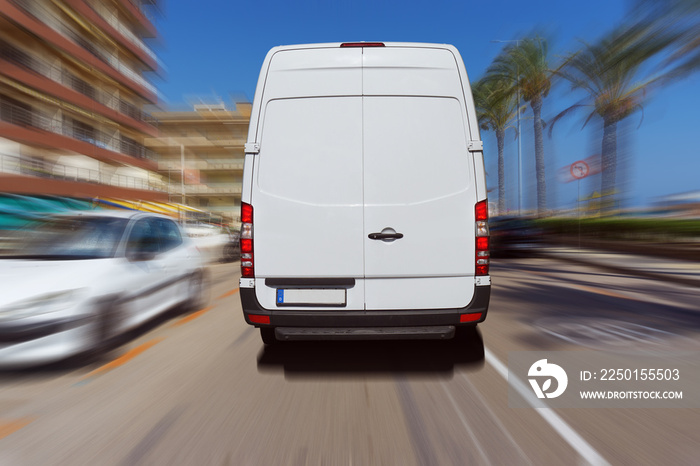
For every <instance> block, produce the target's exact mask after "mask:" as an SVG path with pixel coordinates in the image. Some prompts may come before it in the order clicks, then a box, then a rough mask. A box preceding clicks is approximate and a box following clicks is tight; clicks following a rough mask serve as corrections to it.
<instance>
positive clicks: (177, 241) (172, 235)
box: [156, 218, 182, 252]
mask: <svg viewBox="0 0 700 466" xmlns="http://www.w3.org/2000/svg"><path fill="white" fill-rule="evenodd" d="M156 223H157V225H158V236H159V237H160V251H161V252H165V251H170V250H171V249H173V248H176V247H178V246H179V245H181V244H182V236H181V235H180V229H179V228H178V227H177V225H176V224H175V222H173V221H172V220H168V219H165V218H159V219H156Z"/></svg>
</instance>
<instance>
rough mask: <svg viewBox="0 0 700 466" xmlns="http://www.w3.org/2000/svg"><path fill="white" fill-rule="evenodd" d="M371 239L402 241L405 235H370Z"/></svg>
mask: <svg viewBox="0 0 700 466" xmlns="http://www.w3.org/2000/svg"><path fill="white" fill-rule="evenodd" d="M367 236H368V237H369V239H401V238H403V233H370V234H369V235H367Z"/></svg>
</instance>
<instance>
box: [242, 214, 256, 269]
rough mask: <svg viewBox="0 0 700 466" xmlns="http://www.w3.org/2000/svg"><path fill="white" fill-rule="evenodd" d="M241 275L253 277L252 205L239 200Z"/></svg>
mask: <svg viewBox="0 0 700 466" xmlns="http://www.w3.org/2000/svg"><path fill="white" fill-rule="evenodd" d="M241 276H242V277H246V278H255V265H254V262H253V206H252V205H250V204H246V203H245V202H241Z"/></svg>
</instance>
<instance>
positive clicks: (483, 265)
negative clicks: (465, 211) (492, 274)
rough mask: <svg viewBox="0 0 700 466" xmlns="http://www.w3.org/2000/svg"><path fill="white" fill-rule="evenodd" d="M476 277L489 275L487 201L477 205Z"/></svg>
mask: <svg viewBox="0 0 700 466" xmlns="http://www.w3.org/2000/svg"><path fill="white" fill-rule="evenodd" d="M474 218H475V220H476V222H475V223H476V225H475V228H476V232H475V233H476V241H475V245H476V271H475V273H476V275H488V274H489V257H490V253H489V224H488V220H489V204H488V201H487V200H483V201H480V202H477V203H476V208H475V212H474Z"/></svg>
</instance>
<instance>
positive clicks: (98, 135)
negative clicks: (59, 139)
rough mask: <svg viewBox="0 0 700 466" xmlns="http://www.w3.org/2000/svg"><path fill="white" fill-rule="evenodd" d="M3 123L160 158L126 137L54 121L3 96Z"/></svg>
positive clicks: (0, 99) (0, 102)
mask: <svg viewBox="0 0 700 466" xmlns="http://www.w3.org/2000/svg"><path fill="white" fill-rule="evenodd" d="M0 120H2V121H5V122H7V123H11V124H13V125H17V126H24V127H31V128H37V129H41V130H44V131H49V132H52V133H55V134H60V135H63V136H67V137H70V138H73V139H76V140H79V141H83V142H87V143H89V144H92V145H94V146H96V147H100V148H102V149H107V150H109V151H112V152H117V153H120V154H127V155H130V156H132V157H136V158H140V159H150V160H155V159H156V157H157V155H156V153H155V152H153V151H152V150H150V149H148V148H146V147H145V146H144V145H142V144H139V143H138V142H136V141H134V140H133V139H130V138H128V137H125V136H121V137H114V136H110V135H108V134H107V133H104V132H102V131H100V130H96V129H94V128H92V127H90V126H89V125H85V124H82V123H78V122H77V121H74V120H71V119H65V120H64V121H62V122H61V121H56V120H52V119H51V118H49V117H48V116H46V115H44V114H43V113H41V112H39V111H37V110H35V109H33V108H32V107H31V106H30V105H26V104H24V103H21V102H19V101H16V100H15V99H12V98H10V97H6V96H2V95H0Z"/></svg>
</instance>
